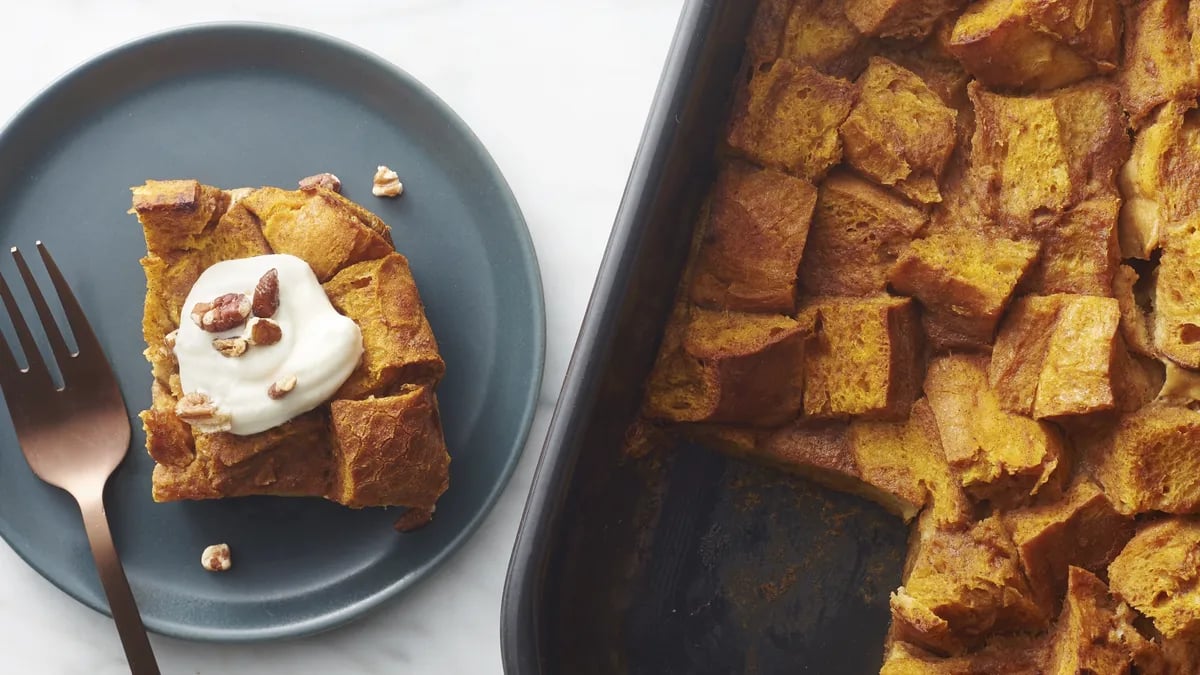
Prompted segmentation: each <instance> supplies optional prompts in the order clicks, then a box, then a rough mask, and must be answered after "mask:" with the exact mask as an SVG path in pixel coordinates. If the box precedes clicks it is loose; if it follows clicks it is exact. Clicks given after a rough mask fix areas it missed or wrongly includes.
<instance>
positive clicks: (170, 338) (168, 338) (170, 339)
mask: <svg viewBox="0 0 1200 675" xmlns="http://www.w3.org/2000/svg"><path fill="white" fill-rule="evenodd" d="M178 335H179V329H178V328H176V329H175V330H173V331H171V332H170V333H167V334H166V335H164V336H163V344H164V345H166V346H167V349H169V350H171V351H175V338H176V337H177V336H178Z"/></svg>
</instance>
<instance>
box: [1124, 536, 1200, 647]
mask: <svg viewBox="0 0 1200 675" xmlns="http://www.w3.org/2000/svg"><path fill="white" fill-rule="evenodd" d="M1197 560H1200V520H1198V519H1197V518H1195V517H1190V518H1167V519H1165V520H1159V521H1156V522H1150V523H1146V524H1144V525H1142V526H1141V527H1139V528H1138V531H1137V534H1135V535H1134V536H1133V539H1131V540H1130V541H1129V544H1127V545H1126V546H1125V548H1124V550H1122V551H1121V554H1120V555H1118V556H1117V559H1116V560H1114V561H1113V563H1112V565H1109V567H1108V578H1109V584H1110V585H1111V587H1112V591H1113V593H1114V594H1116V595H1117V596H1118V597H1120V598H1121V599H1122V600H1124V601H1125V602H1127V603H1129V604H1130V605H1131V606H1132V607H1133V608H1134V609H1136V610H1138V611H1139V612H1141V613H1142V614H1144V615H1146V616H1147V617H1149V618H1150V619H1151V620H1152V621H1153V622H1154V627H1155V628H1157V629H1158V630H1159V632H1160V633H1162V634H1163V635H1164V636H1165V637H1167V638H1168V639H1173V638H1182V637H1186V638H1190V639H1191V640H1192V641H1195V640H1197V639H1200V565H1198V564H1197Z"/></svg>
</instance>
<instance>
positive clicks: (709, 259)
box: [691, 164, 817, 313]
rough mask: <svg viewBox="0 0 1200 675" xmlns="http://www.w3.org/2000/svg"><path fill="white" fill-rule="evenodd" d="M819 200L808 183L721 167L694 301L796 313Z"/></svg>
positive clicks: (774, 173)
mask: <svg viewBox="0 0 1200 675" xmlns="http://www.w3.org/2000/svg"><path fill="white" fill-rule="evenodd" d="M816 200H817V190H816V188H814V187H813V186H812V185H811V184H810V183H808V182H806V181H803V180H800V179H799V178H793V177H792V176H789V175H787V174H784V173H780V172H778V171H772V170H770V169H755V168H751V167H749V166H744V165H740V164H735V165H731V166H728V167H726V168H725V169H724V170H722V172H721V174H720V175H719V176H718V177H717V181H716V185H715V186H714V187H713V191H712V196H711V199H710V203H709V207H708V214H707V219H706V221H705V222H704V223H702V224H701V225H700V227H702V228H703V234H702V235H701V237H702V241H701V244H700V250H699V252H698V254H697V256H696V262H695V263H694V269H693V271H692V281H691V299H692V301H693V302H695V303H696V304H697V305H700V306H702V307H711V308H715V309H727V310H732V311H739V312H783V313H790V312H793V311H794V310H795V309H796V270H797V269H798V268H799V267H800V257H801V255H802V254H803V253H804V242H805V241H806V240H807V239H808V228H809V222H810V221H811V219H812V212H813V206H814V204H815V203H816Z"/></svg>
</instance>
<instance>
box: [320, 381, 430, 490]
mask: <svg viewBox="0 0 1200 675" xmlns="http://www.w3.org/2000/svg"><path fill="white" fill-rule="evenodd" d="M330 420H331V428H332V430H333V438H334V451H333V477H332V480H331V483H330V487H329V492H328V493H327V495H326V496H327V497H328V498H329V499H331V500H333V501H335V502H338V503H339V504H344V505H346V506H351V507H354V508H360V507H364V506H382V505H389V506H390V505H399V506H408V507H410V508H416V509H425V510H428V509H431V508H433V506H434V504H436V503H437V500H438V497H440V496H441V495H442V493H443V492H445V491H446V488H447V486H448V485H449V480H450V479H449V470H450V455H448V454H447V453H446V441H445V440H444V439H443V438H442V423H441V418H440V416H439V415H438V405H437V396H435V395H434V393H433V389H432V388H430V387H426V386H410V387H406V388H404V389H402V390H401V391H400V393H398V394H396V395H395V396H386V397H382V398H376V397H371V398H368V399H364V400H360V401H346V400H335V401H333V403H332V404H331V405H330Z"/></svg>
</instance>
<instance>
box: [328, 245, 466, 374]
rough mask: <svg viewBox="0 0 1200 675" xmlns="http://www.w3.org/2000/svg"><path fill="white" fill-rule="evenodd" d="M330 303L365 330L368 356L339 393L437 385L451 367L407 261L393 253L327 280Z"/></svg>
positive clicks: (350, 268) (364, 338)
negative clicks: (431, 323) (427, 315)
mask: <svg viewBox="0 0 1200 675" xmlns="http://www.w3.org/2000/svg"><path fill="white" fill-rule="evenodd" d="M324 288H325V294H326V295H328V296H329V302H330V303H331V304H332V305H333V307H334V308H335V309H337V310H338V311H339V312H341V313H342V314H345V315H346V316H348V317H350V318H351V319H354V322H355V323H356V324H358V326H359V328H360V329H361V330H362V335H363V347H364V349H363V356H362V360H361V361H360V362H359V364H358V367H357V368H355V369H354V372H353V373H351V374H350V377H348V378H346V381H345V382H344V383H343V384H342V386H341V387H339V388H338V390H337V392H336V393H335V394H334V396H335V397H336V398H364V397H366V396H376V395H377V396H383V395H386V394H390V393H393V392H394V391H395V390H396V388H397V387H398V386H400V385H404V384H435V383H437V381H438V380H440V379H441V378H442V375H443V374H444V373H445V371H446V364H445V362H444V361H442V357H441V355H440V354H439V353H438V348H437V340H436V339H435V338H434V336H433V329H432V328H430V326H429V320H428V319H426V317H425V307H424V305H423V304H422V303H421V296H420V294H419V293H418V292H417V284H416V282H415V281H414V280H413V276H412V272H411V271H410V270H409V267H408V260H407V259H406V258H405V257H404V256H403V255H400V254H399V253H395V252H392V253H390V254H389V255H387V256H384V257H382V258H378V259H375V260H368V261H365V262H360V263H356V264H353V265H350V266H349V267H346V268H344V269H343V270H342V271H340V272H338V273H337V275H336V276H334V277H333V278H332V279H330V280H329V281H328V282H326V283H325V284H324Z"/></svg>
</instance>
